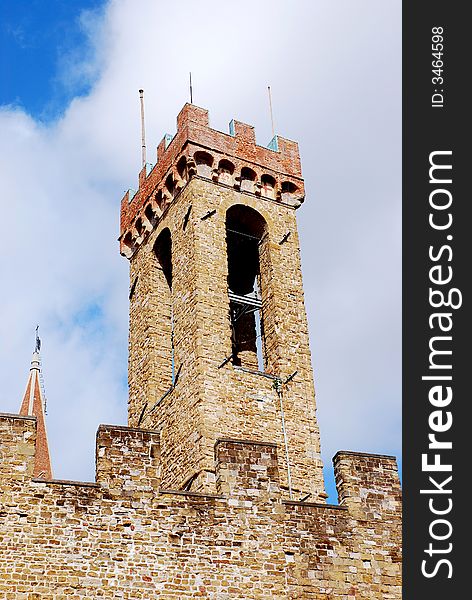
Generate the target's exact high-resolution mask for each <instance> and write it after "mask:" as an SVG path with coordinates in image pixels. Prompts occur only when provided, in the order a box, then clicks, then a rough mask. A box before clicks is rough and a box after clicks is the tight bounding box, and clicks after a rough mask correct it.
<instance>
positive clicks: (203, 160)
mask: <svg viewBox="0 0 472 600" xmlns="http://www.w3.org/2000/svg"><path fill="white" fill-rule="evenodd" d="M194 159H195V164H196V165H197V174H198V175H200V176H201V177H207V178H208V179H210V178H211V168H212V166H213V156H212V155H211V154H208V152H204V151H202V150H198V152H195V154H194Z"/></svg>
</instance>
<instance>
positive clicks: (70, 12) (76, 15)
mask: <svg viewBox="0 0 472 600" xmlns="http://www.w3.org/2000/svg"><path fill="white" fill-rule="evenodd" d="M103 4H104V3H103V2H102V1H97V0H47V1H44V0H2V2H1V4H0V32H1V35H0V69H1V71H0V103H1V104H12V105H17V106H21V107H22V108H24V109H25V110H26V111H27V112H28V113H29V114H31V115H32V116H34V117H35V118H38V119H41V120H50V119H54V118H55V117H56V116H57V114H58V113H60V112H61V111H63V110H64V108H65V107H66V106H67V104H68V101H69V100H70V99H71V97H72V96H75V95H82V94H86V93H87V92H88V91H89V90H90V87H91V83H92V82H91V81H90V80H88V79H87V78H85V79H81V80H76V81H75V82H74V85H73V86H68V85H66V84H65V82H64V81H63V80H62V79H61V69H62V68H63V67H64V57H66V56H67V57H69V59H71V58H72V59H73V57H77V56H83V55H84V53H87V52H88V51H89V49H88V45H89V44H88V42H89V40H88V37H87V35H86V33H85V31H84V27H83V23H82V19H83V12H84V11H99V10H100V9H101V8H102V7H103Z"/></svg>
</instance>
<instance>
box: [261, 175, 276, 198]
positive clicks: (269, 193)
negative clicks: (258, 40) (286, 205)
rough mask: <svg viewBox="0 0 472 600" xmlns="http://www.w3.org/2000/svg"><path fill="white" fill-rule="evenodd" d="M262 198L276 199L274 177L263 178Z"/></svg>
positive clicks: (265, 176)
mask: <svg viewBox="0 0 472 600" xmlns="http://www.w3.org/2000/svg"><path fill="white" fill-rule="evenodd" d="M261 185H262V188H261V196H264V197H265V198H275V193H274V190H275V179H274V178H273V177H272V175H263V176H262V177H261Z"/></svg>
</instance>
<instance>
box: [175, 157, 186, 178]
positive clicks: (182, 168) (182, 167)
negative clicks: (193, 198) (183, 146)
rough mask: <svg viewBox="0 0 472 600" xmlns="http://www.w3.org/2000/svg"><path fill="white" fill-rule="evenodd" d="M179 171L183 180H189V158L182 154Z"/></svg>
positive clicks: (178, 163) (178, 164)
mask: <svg viewBox="0 0 472 600" xmlns="http://www.w3.org/2000/svg"><path fill="white" fill-rule="evenodd" d="M177 173H178V175H179V177H180V179H182V180H183V181H187V179H188V176H187V158H186V157H185V156H184V155H182V156H181V157H180V158H179V160H178V162H177Z"/></svg>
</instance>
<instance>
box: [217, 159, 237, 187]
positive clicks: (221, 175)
mask: <svg viewBox="0 0 472 600" xmlns="http://www.w3.org/2000/svg"><path fill="white" fill-rule="evenodd" d="M233 173H234V165H233V163H232V162H230V161H229V160H226V159H225V158H223V159H221V160H220V162H219V163H218V181H219V182H220V183H225V184H226V185H233Z"/></svg>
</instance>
